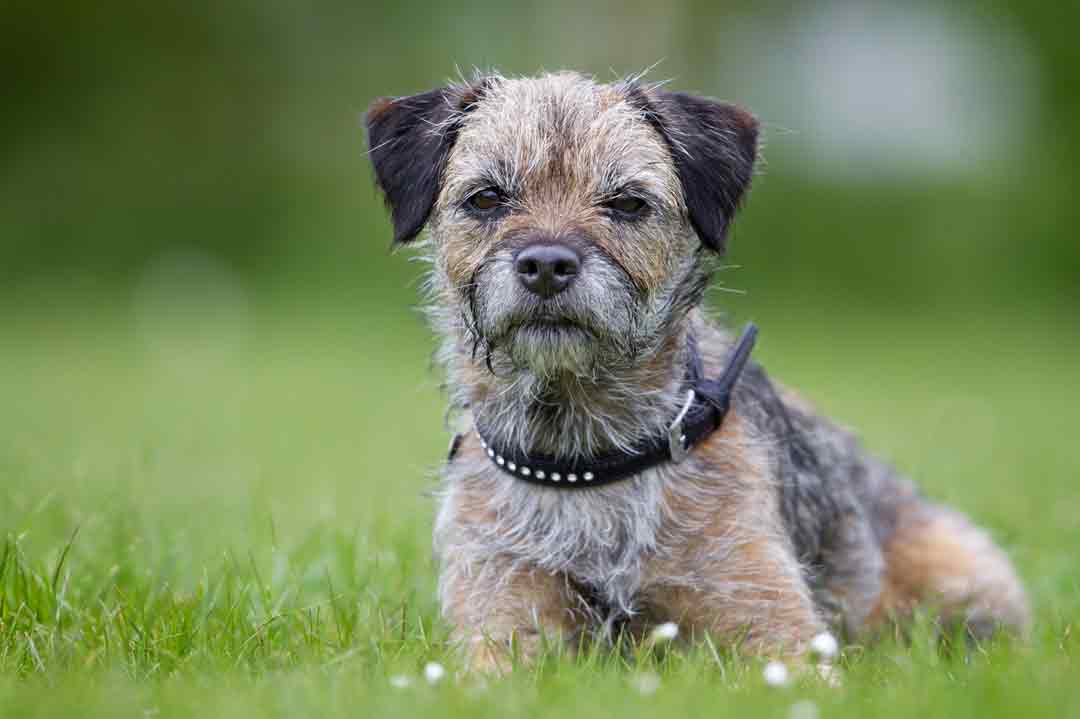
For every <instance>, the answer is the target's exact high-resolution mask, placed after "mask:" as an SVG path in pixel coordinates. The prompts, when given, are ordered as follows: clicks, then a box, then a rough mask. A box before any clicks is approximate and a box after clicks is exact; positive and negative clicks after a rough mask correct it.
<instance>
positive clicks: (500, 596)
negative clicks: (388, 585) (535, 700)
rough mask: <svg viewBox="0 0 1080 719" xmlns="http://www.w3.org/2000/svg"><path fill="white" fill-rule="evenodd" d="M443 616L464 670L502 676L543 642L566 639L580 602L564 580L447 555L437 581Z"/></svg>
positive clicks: (495, 561) (502, 562) (499, 560)
mask: <svg viewBox="0 0 1080 719" xmlns="http://www.w3.org/2000/svg"><path fill="white" fill-rule="evenodd" d="M440 594H441V597H442V609H443V616H444V617H445V618H446V619H447V621H449V622H450V623H451V624H452V625H453V627H454V629H453V639H454V640H455V641H456V642H457V643H459V644H460V646H461V647H462V650H463V651H464V654H465V659H466V666H467V668H468V670H469V671H473V672H481V673H502V672H505V671H507V670H509V669H510V666H511V663H512V659H513V657H514V656H515V655H516V656H517V657H518V658H520V659H522V660H524V661H530V660H532V659H534V658H535V657H536V655H537V654H538V653H539V652H540V650H541V648H542V646H543V643H544V642H545V641H566V640H569V639H571V638H572V637H573V636H574V635H575V634H576V633H577V631H578V629H579V626H580V621H581V617H580V611H579V603H580V601H581V600H580V598H579V597H578V596H577V593H576V592H575V591H574V589H573V588H572V587H571V586H570V584H569V582H568V581H567V579H566V577H565V576H561V575H558V574H552V573H550V572H545V571H543V570H540V569H537V568H535V567H532V566H529V565H526V564H523V563H521V562H516V561H514V560H512V559H510V558H507V557H502V556H489V557H482V558H481V557H475V556H469V555H467V554H464V553H461V552H453V551H451V552H448V553H447V555H446V558H445V560H444V566H443V572H442V577H441V579H440Z"/></svg>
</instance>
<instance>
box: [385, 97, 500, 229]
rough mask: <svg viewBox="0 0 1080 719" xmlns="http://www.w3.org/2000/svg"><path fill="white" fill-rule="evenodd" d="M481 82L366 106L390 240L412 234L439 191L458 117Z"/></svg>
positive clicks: (472, 98)
mask: <svg viewBox="0 0 1080 719" xmlns="http://www.w3.org/2000/svg"><path fill="white" fill-rule="evenodd" d="M481 91H482V85H481V84H478V85H476V86H459V85H452V86H449V87H441V88H438V89H435V90H430V91H428V92H424V93H420V94H419V95H412V96H411V97H399V98H380V99H378V100H376V101H375V102H373V103H372V104H371V107H370V108H368V112H367V117H366V125H367V135H368V154H369V155H370V157H371V164H372V165H373V166H374V167H375V182H376V183H377V184H378V185H379V189H380V190H382V193H383V197H384V198H385V199H386V204H387V206H388V207H389V208H390V216H391V219H392V220H393V223H394V244H395V245H397V244H403V243H406V242H409V241H410V240H413V239H415V238H416V236H417V235H418V234H420V230H422V229H423V228H424V224H425V223H426V222H427V220H428V216H429V215H430V214H431V208H432V207H433V206H434V204H435V199H436V197H438V194H439V187H440V186H441V184H442V174H443V170H444V169H445V167H446V160H447V157H449V155H450V150H451V148H452V147H453V146H454V140H455V139H456V137H457V132H458V128H459V127H460V122H461V118H462V116H463V114H464V112H465V111H466V110H467V109H469V108H470V107H471V106H472V105H473V104H474V103H475V102H476V101H477V100H478V99H479V96H480V92H481Z"/></svg>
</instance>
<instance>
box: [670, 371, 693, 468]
mask: <svg viewBox="0 0 1080 719" xmlns="http://www.w3.org/2000/svg"><path fill="white" fill-rule="evenodd" d="M696 397H697V393H696V392H694V390H692V389H688V390H686V401H685V402H684V403H683V406H682V409H680V410H679V413H678V414H677V415H675V419H674V420H672V422H671V425H670V426H669V427H668V431H667V438H668V450H670V452H671V461H672V462H676V463H677V462H681V461H683V460H684V459H686V455H687V454H689V449H688V448H687V446H686V433H685V432H683V420H684V419H686V414H687V412H689V411H690V408H691V407H692V406H694V399H695V398H696Z"/></svg>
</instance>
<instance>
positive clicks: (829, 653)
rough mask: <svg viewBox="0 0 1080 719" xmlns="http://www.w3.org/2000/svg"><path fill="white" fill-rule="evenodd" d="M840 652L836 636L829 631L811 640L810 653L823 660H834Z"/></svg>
mask: <svg viewBox="0 0 1080 719" xmlns="http://www.w3.org/2000/svg"><path fill="white" fill-rule="evenodd" d="M839 652H840V645H839V644H838V643H837V641H836V637H834V636H833V635H832V634H829V633H828V632H822V633H821V634H818V635H817V636H816V637H814V638H813V639H811V640H810V653H811V654H813V655H814V656H815V657H817V659H819V660H821V661H824V662H829V661H832V660H833V659H835V658H836V655H837V654H838V653H839Z"/></svg>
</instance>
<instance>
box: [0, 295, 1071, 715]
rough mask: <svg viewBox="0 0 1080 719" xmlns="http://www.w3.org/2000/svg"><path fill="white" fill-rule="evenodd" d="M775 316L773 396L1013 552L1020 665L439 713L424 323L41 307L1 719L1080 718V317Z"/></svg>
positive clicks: (3, 574)
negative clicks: (1028, 633)
mask: <svg viewBox="0 0 1080 719" xmlns="http://www.w3.org/2000/svg"><path fill="white" fill-rule="evenodd" d="M749 304H750V303H749V302H748V301H746V300H742V301H740V306H747V307H749ZM754 309H755V318H756V319H757V320H758V321H759V322H760V324H761V326H762V332H763V334H762V341H761V345H760V350H759V357H760V359H761V360H762V361H763V362H764V363H765V364H766V366H767V367H768V368H769V369H770V370H771V371H772V372H773V373H774V374H775V375H777V376H779V377H782V378H783V379H784V380H785V381H786V382H788V383H790V384H792V385H794V386H796V387H799V388H800V389H801V390H802V391H803V392H804V394H806V395H807V396H809V397H810V398H811V399H813V400H814V401H816V402H817V403H818V404H819V405H820V406H821V407H822V408H823V409H824V410H826V411H827V412H828V413H829V414H831V415H832V416H834V417H836V418H837V419H839V420H841V421H843V422H845V423H847V424H850V425H852V426H855V427H858V428H859V430H860V432H861V433H862V435H863V436H864V437H865V439H866V441H867V443H868V444H869V445H871V446H872V447H873V448H874V449H875V450H877V451H879V452H881V453H883V454H885V455H886V456H888V457H890V458H891V459H892V460H894V461H895V462H896V463H897V464H898V465H900V466H901V467H902V468H903V469H904V470H905V471H907V472H908V473H910V474H911V475H912V476H914V477H915V478H916V479H917V480H919V481H920V483H921V484H922V485H923V487H924V488H925V489H926V491H927V493H928V494H930V495H931V496H933V497H936V498H940V499H942V500H945V501H948V502H950V503H952V504H954V505H957V506H959V507H961V508H963V509H964V510H966V511H968V512H970V513H971V514H973V515H974V516H975V517H976V518H977V519H978V521H979V522H980V523H982V524H984V525H986V526H988V527H990V528H991V529H992V530H993V532H994V534H995V536H996V537H997V538H998V539H999V541H1001V542H1002V543H1003V544H1004V545H1005V546H1006V547H1007V548H1008V549H1009V551H1010V553H1011V554H1012V555H1013V556H1014V557H1015V559H1016V561H1017V563H1018V565H1019V567H1020V571H1021V574H1022V575H1023V576H1024V578H1025V580H1026V582H1027V583H1028V586H1029V589H1030V592H1031V595H1032V600H1033V604H1034V606H1035V610H1036V629H1035V633H1034V636H1033V638H1032V640H1031V641H1030V643H1029V644H1027V645H1015V644H1014V645H1010V644H1009V643H1007V642H1001V643H998V644H995V645H992V646H987V647H980V648H979V649H977V650H976V651H974V652H972V653H970V654H968V655H965V654H963V653H959V652H957V653H952V654H948V653H945V652H941V651H938V650H937V649H936V648H935V647H934V646H933V645H932V643H931V642H930V641H929V640H928V639H927V633H926V632H922V633H919V634H918V635H917V637H916V640H915V642H914V644H913V645H912V646H899V645H896V644H892V643H887V644H884V645H880V646H876V647H872V648H860V647H852V648H849V649H848V650H847V651H846V652H845V656H844V659H843V665H844V668H843V687H842V688H840V689H830V688H827V687H825V686H822V685H819V684H816V683H813V682H809V681H805V682H802V683H800V684H797V685H796V686H792V687H788V688H786V689H774V688H770V687H767V686H766V685H765V684H764V682H763V681H762V679H761V665H760V663H757V662H754V661H739V660H736V659H732V658H730V657H729V656H728V655H727V653H726V652H724V651H723V647H722V646H721V647H719V651H717V652H714V651H713V650H714V649H716V647H710V646H699V647H695V648H692V649H691V650H689V651H686V652H682V651H679V652H667V653H664V654H660V653H650V652H648V651H645V650H639V651H637V652H636V653H626V654H622V655H615V654H613V653H610V652H603V651H594V652H591V653H589V654H588V655H587V656H585V657H582V658H579V659H577V660H572V659H568V658H565V657H561V656H556V655H552V656H549V657H547V658H546V659H545V661H544V662H543V663H542V664H541V666H540V667H539V668H537V669H533V670H529V669H520V670H518V671H517V672H515V673H514V674H513V675H512V676H511V677H510V678H508V679H506V680H502V681H495V682H488V683H487V684H486V685H477V684H476V683H474V682H455V681H452V680H449V679H448V680H446V681H443V682H441V683H439V684H438V685H436V686H429V685H428V683H427V682H426V681H425V680H424V678H423V667H424V665H425V663H427V662H429V661H438V662H442V663H444V664H445V665H446V666H447V668H448V670H450V673H451V674H453V671H454V668H455V661H454V658H453V656H451V655H450V653H449V652H448V650H447V647H446V645H445V643H444V639H445V636H446V633H447V628H446V627H445V625H443V623H442V622H441V620H440V619H439V618H438V612H437V606H436V602H435V599H434V591H435V577H436V567H435V565H434V563H433V561H432V559H431V552H430V532H431V519H432V513H433V504H432V501H431V500H430V499H429V498H427V496H426V491H427V490H428V489H429V488H431V487H432V486H433V482H434V469H435V468H436V467H437V465H438V462H439V461H440V459H441V457H442V455H443V452H444V450H445V445H446V442H447V440H448V436H447V435H446V433H445V432H444V430H443V429H442V408H443V401H442V397H441V395H440V392H439V389H438V383H439V379H438V377H437V375H436V374H435V373H433V372H432V371H431V370H430V359H429V358H430V352H431V349H432V347H433V343H432V341H431V339H430V338H429V337H428V336H427V334H426V332H425V331H424V329H423V327H422V326H421V324H420V321H419V320H418V319H417V318H416V316H415V315H414V314H412V313H411V312H410V311H409V310H408V309H407V308H406V307H397V306H393V305H388V306H385V307H382V306H380V307H367V308H360V309H358V308H356V307H351V308H350V307H336V306H335V305H334V304H333V303H332V302H329V301H323V302H319V303H313V302H308V303H299V302H297V303H291V304H290V303H286V302H281V303H279V304H275V305H273V306H258V307H254V308H248V309H247V310H246V311H244V312H240V313H233V314H232V315H229V316H227V317H226V318H225V319H221V318H220V317H216V316H215V315H213V313H212V312H211V313H209V314H207V315H205V316H204V315H201V314H198V313H196V314H193V315H184V314H183V313H181V314H180V315H176V314H169V313H164V314H162V313H161V312H156V313H150V314H149V315H148V316H146V315H139V314H137V313H136V314H131V313H128V312H127V311H125V310H124V309H123V308H122V307H121V308H119V309H117V308H113V309H111V310H92V309H89V308H88V307H76V306H72V307H66V308H60V309H55V308H54V309H53V310H52V311H45V310H41V311H27V310H26V309H25V308H22V309H21V310H20V311H19V312H18V313H5V314H6V317H7V319H6V321H5V324H4V326H3V327H0V715H3V716H12V717H16V716H17V717H27V718H29V717H37V716H54V715H58V714H67V715H77V716H131V717H153V716H161V717H167V716H230V717H232V716H237V717H244V716H255V715H262V714H275V715H281V716H290V717H291V716H329V715H342V716H344V715H350V716H366V715H371V716H380V715H386V714H390V713H394V712H400V713H402V714H407V715H409V716H428V715H431V716H454V717H464V716H500V717H501V716H506V715H522V716H542V715H568V714H571V713H573V715H575V716H581V717H584V716H594V715H618V716H620V717H623V718H626V719H628V718H629V717H639V716H640V717H656V716H667V715H670V716H695V715H699V714H704V713H705V712H708V713H710V714H712V715H721V714H730V715H731V716H740V717H746V716H773V717H788V716H791V717H793V719H812V716H813V715H814V712H815V711H816V712H817V713H818V714H819V715H820V716H821V717H822V718H831V717H837V716H850V717H865V716H875V715H895V716H914V715H919V714H922V715H925V714H928V713H934V714H940V715H941V716H948V717H961V716H972V717H975V716H978V717H987V716H991V715H995V716H997V715H1000V716H1006V715H1021V714H1023V715H1030V716H1040V715H1052V716H1062V715H1073V716H1080V668H1078V667H1077V666H1076V663H1077V662H1078V661H1080V639H1078V637H1077V635H1078V634H1080V628H1077V627H1075V624H1076V623H1077V620H1078V619H1080V556H1078V551H1080V488H1078V485H1077V482H1078V481H1080V472H1078V469H1080V442H1078V440H1077V437H1076V427H1077V422H1076V419H1077V417H1078V412H1077V409H1076V408H1077V407H1078V406H1080V326H1077V324H1076V323H1075V320H1074V318H1072V317H1070V316H1066V315H1060V316H1056V315H1051V316H1047V315H1045V314H1041V313H1039V312H1023V311H1020V310H1014V311H1012V312H1009V313H1005V314H1002V313H1000V312H990V311H986V310H981V311H972V312H969V313H962V312H957V313H956V316H955V317H954V318H952V319H950V320H949V321H947V322H946V321H944V320H940V319H935V320H933V321H928V320H925V319H922V318H920V317H914V316H903V315H901V314H899V313H896V314H895V315H893V316H889V317H887V318H882V317H880V316H875V315H873V314H870V313H857V312H856V313H853V312H851V311H847V312H844V311H839V310H833V309H830V310H829V311H825V310H822V311H816V310H815V309H813V308H808V307H805V306H804V307H799V308H791V307H781V306H771V307H755V308H754ZM397 675H404V676H408V677H411V678H413V683H412V684H411V686H409V687H405V688H399V687H397V686H394V684H396V683H398V682H397V680H395V681H394V682H392V681H391V678H392V677H395V676H397ZM653 675H656V676H658V677H659V686H658V688H657V689H656V690H655V692H653V693H649V692H644V693H643V692H642V691H641V689H642V687H643V686H646V685H648V684H649V683H650V682H652V683H653V684H655V677H654V676H653ZM804 701H811V702H813V703H814V706H813V707H811V706H810V705H808V704H805V703H801V704H798V703H799V702H804ZM792 705H797V707H796V709H794V710H792V709H791V707H792Z"/></svg>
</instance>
